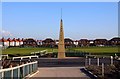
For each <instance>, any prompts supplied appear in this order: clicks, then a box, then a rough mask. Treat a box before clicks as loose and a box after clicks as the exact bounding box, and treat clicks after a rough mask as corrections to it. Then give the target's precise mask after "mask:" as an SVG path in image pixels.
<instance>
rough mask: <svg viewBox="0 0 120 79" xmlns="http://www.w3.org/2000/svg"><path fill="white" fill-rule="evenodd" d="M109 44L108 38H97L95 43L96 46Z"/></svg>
mask: <svg viewBox="0 0 120 79" xmlns="http://www.w3.org/2000/svg"><path fill="white" fill-rule="evenodd" d="M107 44H108V41H107V39H95V40H94V45H95V46H106V45H107Z"/></svg>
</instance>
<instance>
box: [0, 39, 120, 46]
mask: <svg viewBox="0 0 120 79" xmlns="http://www.w3.org/2000/svg"><path fill="white" fill-rule="evenodd" d="M64 40H65V47H78V46H80V47H82V46H117V45H120V38H119V37H115V38H112V39H110V40H107V39H95V40H88V39H80V40H72V39H70V38H65V39H64ZM58 43H59V40H53V39H51V38H47V39H45V40H35V39H32V38H28V39H23V38H22V39H20V38H18V39H15V38H13V39H10V38H8V39H4V38H2V39H0V46H33V47H37V46H43V47H57V46H58Z"/></svg>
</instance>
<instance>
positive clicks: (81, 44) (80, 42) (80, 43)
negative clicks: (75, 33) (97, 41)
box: [78, 39, 90, 47]
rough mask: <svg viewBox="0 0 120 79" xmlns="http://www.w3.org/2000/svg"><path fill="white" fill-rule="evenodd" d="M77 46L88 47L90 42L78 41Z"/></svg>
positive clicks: (85, 40)
mask: <svg viewBox="0 0 120 79" xmlns="http://www.w3.org/2000/svg"><path fill="white" fill-rule="evenodd" d="M78 45H79V46H81V47H82V46H89V45H90V41H89V40H88V39H80V40H79V42H78Z"/></svg>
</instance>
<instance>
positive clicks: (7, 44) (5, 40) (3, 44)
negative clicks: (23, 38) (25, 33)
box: [1, 38, 9, 47]
mask: <svg viewBox="0 0 120 79" xmlns="http://www.w3.org/2000/svg"><path fill="white" fill-rule="evenodd" d="M1 44H2V46H7V47H8V46H9V41H8V40H7V39H5V38H2V39H1Z"/></svg>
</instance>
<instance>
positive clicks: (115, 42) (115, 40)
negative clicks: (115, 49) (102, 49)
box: [109, 37, 120, 46]
mask: <svg viewBox="0 0 120 79" xmlns="http://www.w3.org/2000/svg"><path fill="white" fill-rule="evenodd" d="M109 45H112V46H116V45H117V46H118V45H120V37H115V38H112V39H110V40H109Z"/></svg>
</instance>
